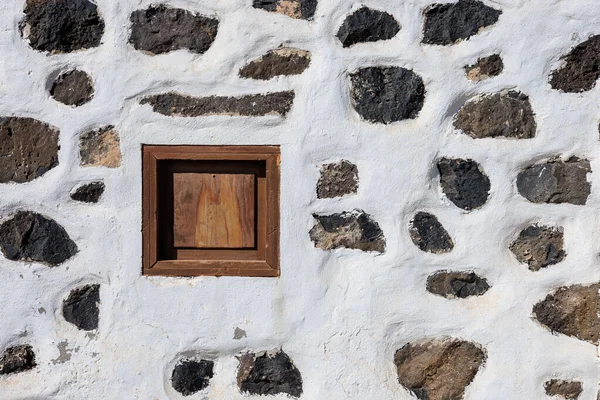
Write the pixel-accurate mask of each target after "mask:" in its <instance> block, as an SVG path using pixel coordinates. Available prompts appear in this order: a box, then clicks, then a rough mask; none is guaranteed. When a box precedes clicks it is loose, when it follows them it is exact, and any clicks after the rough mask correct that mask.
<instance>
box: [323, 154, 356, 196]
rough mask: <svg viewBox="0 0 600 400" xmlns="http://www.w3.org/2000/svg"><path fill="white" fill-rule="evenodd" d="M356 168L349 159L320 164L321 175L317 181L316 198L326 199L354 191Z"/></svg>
mask: <svg viewBox="0 0 600 400" xmlns="http://www.w3.org/2000/svg"><path fill="white" fill-rule="evenodd" d="M357 189H358V168H356V165H354V164H352V163H351V162H349V161H346V160H341V161H338V162H335V163H331V164H323V165H322V166H321V177H320V178H319V182H318V183H317V198H319V199H327V198H333V197H340V196H343V195H345V194H352V193H356V191H357Z"/></svg>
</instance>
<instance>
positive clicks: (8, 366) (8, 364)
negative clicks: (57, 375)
mask: <svg viewBox="0 0 600 400" xmlns="http://www.w3.org/2000/svg"><path fill="white" fill-rule="evenodd" d="M35 366H36V363H35V353H34V352H33V348H32V347H31V346H29V345H21V346H15V347H10V348H8V349H6V351H5V352H4V354H3V355H2V358H0V375H8V374H12V373H17V372H23V371H27V370H30V369H33V368H35Z"/></svg>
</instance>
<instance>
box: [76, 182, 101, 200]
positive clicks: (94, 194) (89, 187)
mask: <svg viewBox="0 0 600 400" xmlns="http://www.w3.org/2000/svg"><path fill="white" fill-rule="evenodd" d="M104 188H105V187H104V183H103V182H91V183H87V184H85V185H82V186H79V187H78V188H77V189H76V190H75V192H73V193H71V198H72V199H73V200H76V201H81V202H84V203H97V202H98V200H100V196H102V193H104Z"/></svg>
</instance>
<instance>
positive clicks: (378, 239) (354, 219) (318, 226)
mask: <svg viewBox="0 0 600 400" xmlns="http://www.w3.org/2000/svg"><path fill="white" fill-rule="evenodd" d="M313 217H314V218H315V225H314V226H313V228H312V229H311V230H310V232H309V234H310V238H311V240H312V241H313V242H314V244H315V247H318V248H320V249H323V250H333V249H337V248H341V247H342V248H347V249H358V250H362V251H376V252H379V253H383V252H384V251H385V237H384V236H383V232H382V231H381V228H379V224H377V222H375V221H374V220H373V219H372V218H371V216H370V215H368V214H366V213H365V212H364V211H362V210H354V211H351V212H343V213H340V214H331V215H316V214H314V215H313Z"/></svg>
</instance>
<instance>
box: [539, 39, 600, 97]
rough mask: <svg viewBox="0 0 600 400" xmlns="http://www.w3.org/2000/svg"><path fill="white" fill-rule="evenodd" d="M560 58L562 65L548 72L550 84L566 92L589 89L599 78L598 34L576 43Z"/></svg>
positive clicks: (599, 53) (599, 47) (599, 50)
mask: <svg viewBox="0 0 600 400" xmlns="http://www.w3.org/2000/svg"><path fill="white" fill-rule="evenodd" d="M561 59H562V60H563V62H564V63H563V65H562V66H561V67H559V68H557V69H556V70H554V71H553V72H552V74H550V86H552V88H553V89H556V90H562V91H563V92H567V93H579V92H586V91H588V90H591V89H592V88H593V87H594V86H596V81H597V80H598V78H600V35H596V36H592V37H590V38H589V39H588V40H586V41H585V42H583V43H580V44H578V45H577V46H575V47H574V48H573V49H572V50H571V51H570V52H569V53H567V54H566V55H564V56H563V57H562V58H561Z"/></svg>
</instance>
